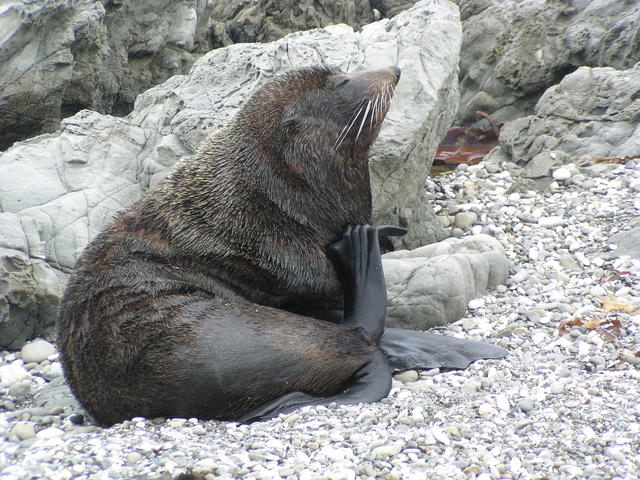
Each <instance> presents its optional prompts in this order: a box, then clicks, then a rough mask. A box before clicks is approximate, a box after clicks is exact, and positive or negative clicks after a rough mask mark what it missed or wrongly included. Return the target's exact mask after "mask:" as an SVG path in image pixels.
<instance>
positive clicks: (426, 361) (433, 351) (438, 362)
mask: <svg viewBox="0 0 640 480" xmlns="http://www.w3.org/2000/svg"><path fill="white" fill-rule="evenodd" d="M380 349H381V350H382V351H383V352H384V353H385V355H386V356H387V360H388V361H389V365H390V366H391V369H392V370H393V373H396V372H402V371H404V370H413V369H431V368H450V369H465V368H467V367H468V366H469V365H470V364H471V363H472V362H475V361H476V360H481V359H489V358H503V357H505V356H506V355H507V354H508V352H507V350H505V349H504V348H502V347H498V346H497V345H492V344H490V343H484V342H476V341H474V340H465V339H461V338H455V337H450V336H446V335H436V334H433V333H425V332H420V331H415V330H402V329H399V328H386V329H385V331H384V335H383V337H382V340H381V342H380Z"/></svg>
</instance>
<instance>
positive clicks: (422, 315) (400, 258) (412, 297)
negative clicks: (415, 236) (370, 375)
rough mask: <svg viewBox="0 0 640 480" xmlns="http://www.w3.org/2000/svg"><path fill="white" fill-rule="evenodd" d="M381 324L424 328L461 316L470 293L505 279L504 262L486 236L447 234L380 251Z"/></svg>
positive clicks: (498, 247)
mask: <svg viewBox="0 0 640 480" xmlns="http://www.w3.org/2000/svg"><path fill="white" fill-rule="evenodd" d="M383 268H384V273H385V279H386V282H387V290H388V295H389V296H388V307H387V325H389V326H391V327H400V328H410V329H415V330H426V329H428V328H431V327H434V326H438V325H447V324H449V323H451V322H454V321H456V320H459V319H460V318H462V317H463V316H464V315H465V313H466V309H467V304H468V303H469V300H471V299H472V298H475V297H478V296H480V295H482V294H484V293H486V292H487V291H489V290H491V289H493V288H495V287H496V286H497V285H502V284H504V283H505V282H506V280H507V276H508V274H509V261H508V259H507V256H506V254H505V251H504V248H503V247H502V245H501V244H500V242H499V241H498V240H496V239H495V238H493V237H491V236H489V235H473V236H468V237H464V238H462V239H457V238H448V239H446V240H444V241H442V242H439V243H435V244H432V245H427V246H424V247H421V248H417V249H415V250H411V251H407V250H402V251H397V252H392V253H387V254H386V255H384V256H383Z"/></svg>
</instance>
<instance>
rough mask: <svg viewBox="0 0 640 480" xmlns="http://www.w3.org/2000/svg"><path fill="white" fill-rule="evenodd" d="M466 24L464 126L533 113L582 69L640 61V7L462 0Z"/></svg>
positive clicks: (603, 0)
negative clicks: (482, 116)
mask: <svg viewBox="0 0 640 480" xmlns="http://www.w3.org/2000/svg"><path fill="white" fill-rule="evenodd" d="M456 3H458V4H459V5H460V8H461V15H462V18H463V20H464V22H463V31H464V43H463V47H462V57H461V59H460V89H461V92H462V95H461V99H460V109H459V113H458V121H460V122H465V123H472V122H474V121H477V120H478V117H477V116H475V113H474V112H475V111H476V110H482V111H484V112H487V113H490V114H492V116H493V117H494V118H495V119H496V120H498V121H501V122H505V121H508V120H512V119H515V118H518V117H521V116H524V115H529V114H531V113H533V108H534V106H535V104H536V102H537V101H538V99H539V98H540V96H541V95H542V93H544V91H545V90H546V89H547V88H549V87H551V86H552V85H555V84H556V83H558V82H559V81H560V80H561V79H562V78H563V77H564V76H565V75H566V74H568V73H570V72H572V71H574V70H575V69H576V68H578V67H579V66H583V65H587V66H591V67H604V66H609V67H614V68H617V69H627V68H630V67H632V66H633V65H634V64H635V63H637V62H639V61H640V5H638V3H637V2H623V1H618V0H599V1H583V2H547V1H543V0H534V1H530V0H526V1H525V0H470V1H467V0H464V1H462V0H456Z"/></svg>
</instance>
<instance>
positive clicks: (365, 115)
mask: <svg viewBox="0 0 640 480" xmlns="http://www.w3.org/2000/svg"><path fill="white" fill-rule="evenodd" d="M370 107H371V100H369V101H368V102H367V109H366V110H365V112H364V115H363V116H362V123H360V128H359V129H358V133H357V134H356V142H357V141H358V138H360V132H362V127H364V122H365V121H366V120H367V113H369V108H370Z"/></svg>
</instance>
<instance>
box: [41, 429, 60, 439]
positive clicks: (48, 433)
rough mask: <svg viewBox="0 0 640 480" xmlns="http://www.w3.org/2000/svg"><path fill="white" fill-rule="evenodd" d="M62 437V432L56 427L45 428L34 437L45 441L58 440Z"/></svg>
mask: <svg viewBox="0 0 640 480" xmlns="http://www.w3.org/2000/svg"><path fill="white" fill-rule="evenodd" d="M63 435H64V430H60V429H59V428H57V427H49V428H45V429H44V430H40V431H39V432H38V433H37V434H36V437H38V438H43V439H45V440H49V439H52V438H58V437H61V436H63Z"/></svg>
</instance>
